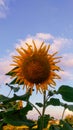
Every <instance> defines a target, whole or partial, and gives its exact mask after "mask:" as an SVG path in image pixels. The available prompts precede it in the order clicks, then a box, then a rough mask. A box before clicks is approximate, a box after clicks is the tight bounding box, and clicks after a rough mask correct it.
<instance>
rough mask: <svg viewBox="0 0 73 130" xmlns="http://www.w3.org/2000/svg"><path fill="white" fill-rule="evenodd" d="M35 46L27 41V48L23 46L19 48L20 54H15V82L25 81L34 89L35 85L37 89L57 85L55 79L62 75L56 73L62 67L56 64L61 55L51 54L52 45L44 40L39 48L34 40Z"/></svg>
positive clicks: (24, 82)
mask: <svg viewBox="0 0 73 130" xmlns="http://www.w3.org/2000/svg"><path fill="white" fill-rule="evenodd" d="M32 42H33V46H31V45H30V44H28V43H26V46H27V49H25V48H24V47H21V48H20V49H19V48H17V49H16V50H17V52H18V53H19V55H16V56H13V62H14V64H12V66H14V69H12V70H11V73H12V75H11V77H12V78H15V81H16V82H15V83H17V84H21V83H23V84H24V86H26V88H27V89H29V88H30V89H31V90H32V89H33V87H34V85H35V86H36V90H37V91H38V90H42V91H45V90H47V89H48V85H49V86H55V85H56V83H55V81H54V79H60V76H59V75H57V74H56V73H55V71H59V70H60V67H58V66H57V65H56V63H58V62H59V60H58V59H59V58H60V57H55V55H56V53H57V52H55V53H53V54H49V53H48V51H49V48H50V45H48V46H46V45H45V44H44V42H42V43H41V45H40V47H39V48H37V47H36V44H35V42H34V41H32Z"/></svg>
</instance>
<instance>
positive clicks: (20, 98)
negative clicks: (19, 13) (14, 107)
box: [0, 92, 31, 103]
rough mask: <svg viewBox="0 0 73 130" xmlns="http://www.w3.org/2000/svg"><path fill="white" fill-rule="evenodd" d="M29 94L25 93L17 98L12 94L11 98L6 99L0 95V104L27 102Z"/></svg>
mask: <svg viewBox="0 0 73 130" xmlns="http://www.w3.org/2000/svg"><path fill="white" fill-rule="evenodd" d="M30 95H31V94H30V92H27V93H26V94H24V95H22V96H17V95H16V94H14V96H13V97H12V98H7V97H6V96H3V95H0V102H3V103H7V102H13V101H16V100H23V101H27V100H28V99H29V97H30Z"/></svg>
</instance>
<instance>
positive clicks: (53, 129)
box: [49, 125, 60, 130]
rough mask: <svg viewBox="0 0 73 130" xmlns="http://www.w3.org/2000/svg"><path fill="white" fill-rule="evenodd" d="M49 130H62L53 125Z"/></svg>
mask: <svg viewBox="0 0 73 130" xmlns="http://www.w3.org/2000/svg"><path fill="white" fill-rule="evenodd" d="M49 130H60V128H59V127H58V126H57V125H51V126H50V128H49Z"/></svg>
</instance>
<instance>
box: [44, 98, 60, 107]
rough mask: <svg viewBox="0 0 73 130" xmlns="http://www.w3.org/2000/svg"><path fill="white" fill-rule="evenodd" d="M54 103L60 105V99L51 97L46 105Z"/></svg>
mask: <svg viewBox="0 0 73 130" xmlns="http://www.w3.org/2000/svg"><path fill="white" fill-rule="evenodd" d="M48 105H53V106H60V105H61V104H60V100H59V99H57V98H51V99H50V100H49V101H48V102H47V103H46V106H48Z"/></svg>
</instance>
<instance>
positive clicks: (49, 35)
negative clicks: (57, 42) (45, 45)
mask: <svg viewBox="0 0 73 130" xmlns="http://www.w3.org/2000/svg"><path fill="white" fill-rule="evenodd" d="M36 37H37V38H40V39H42V40H49V39H54V36H52V35H51V34H50V33H46V34H45V33H37V34H36Z"/></svg>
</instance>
